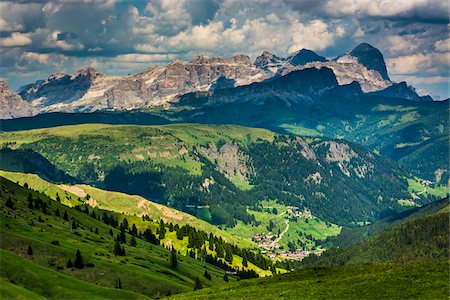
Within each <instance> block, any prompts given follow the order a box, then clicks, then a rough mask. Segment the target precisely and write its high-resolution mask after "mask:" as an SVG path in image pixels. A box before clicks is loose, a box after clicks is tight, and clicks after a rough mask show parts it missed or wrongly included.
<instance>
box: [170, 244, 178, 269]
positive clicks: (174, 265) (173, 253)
mask: <svg viewBox="0 0 450 300" xmlns="http://www.w3.org/2000/svg"><path fill="white" fill-rule="evenodd" d="M170 265H171V266H172V268H174V269H176V268H177V265H178V259H177V252H176V251H175V248H174V247H173V246H172V251H171V252H170Z"/></svg>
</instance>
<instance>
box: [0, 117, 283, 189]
mask: <svg viewBox="0 0 450 300" xmlns="http://www.w3.org/2000/svg"><path fill="white" fill-rule="evenodd" d="M96 135H101V136H107V137H109V138H113V139H114V142H115V145H117V147H116V148H117V149H115V150H117V151H115V152H113V151H111V149H109V150H108V147H103V148H106V150H105V151H102V152H101V155H100V156H101V157H102V159H103V160H105V161H106V162H107V161H114V160H117V158H119V159H120V160H126V161H139V160H143V159H149V158H151V160H152V162H154V163H163V164H164V165H166V166H171V167H175V166H179V167H182V168H184V169H186V170H188V171H189V172H190V173H191V174H199V173H200V172H201V163H200V162H199V161H198V160H196V159H195V158H194V157H193V156H191V155H189V153H188V151H189V150H190V149H191V147H192V146H198V145H203V146H206V145H208V144H209V143H213V144H215V143H218V142H219V141H220V140H223V141H225V142H231V141H235V142H237V143H239V144H240V145H243V146H245V145H247V144H248V143H250V142H252V141H256V140H257V139H261V140H268V141H271V140H273V137H274V133H273V132H270V131H268V130H265V129H257V128H245V127H241V126H236V125H199V124H173V125H165V126H130V125H116V126H112V125H104V124H83V125H74V126H61V127H53V128H46V129H34V130H26V131H15V132H6V133H5V132H4V133H0V145H4V144H6V143H8V142H15V145H14V146H13V148H14V147H20V146H21V145H23V144H28V143H33V142H37V141H39V140H42V139H46V138H55V137H56V138H67V139H69V138H70V139H75V138H80V137H90V138H95V136H96ZM106 145H108V140H107V139H106V140H102V141H96V145H91V146H92V147H91V149H83V151H82V152H78V154H80V153H81V154H82V155H81V156H77V157H72V156H71V154H70V153H67V155H66V156H65V157H64V160H70V162H67V161H63V159H61V157H59V158H58V159H57V163H56V165H58V164H59V163H60V164H62V165H64V167H67V169H69V170H72V171H73V168H76V167H77V165H78V164H79V162H80V161H85V160H89V161H95V159H96V158H95V156H91V157H89V155H91V154H92V153H90V152H95V153H98V151H95V150H99V149H100V147H102V146H106ZM118 145H120V147H119V146H118ZM174 146H176V147H174ZM184 150H187V151H186V152H185V153H183V151H184ZM50 156H51V155H50ZM50 156H49V157H48V158H49V160H51V161H52V158H51V157H50ZM62 165H61V166H62ZM61 166H59V167H61ZM239 184H241V185H242V186H243V188H248V187H247V186H246V185H245V183H239Z"/></svg>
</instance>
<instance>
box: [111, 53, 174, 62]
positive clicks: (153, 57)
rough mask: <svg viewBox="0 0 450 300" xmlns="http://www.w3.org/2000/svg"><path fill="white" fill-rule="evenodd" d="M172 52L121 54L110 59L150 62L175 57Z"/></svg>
mask: <svg viewBox="0 0 450 300" xmlns="http://www.w3.org/2000/svg"><path fill="white" fill-rule="evenodd" d="M175 58H176V56H175V55H174V54H122V55H118V56H116V57H114V58H113V59H112V60H113V61H117V62H133V63H151V62H160V61H169V60H173V59H175Z"/></svg>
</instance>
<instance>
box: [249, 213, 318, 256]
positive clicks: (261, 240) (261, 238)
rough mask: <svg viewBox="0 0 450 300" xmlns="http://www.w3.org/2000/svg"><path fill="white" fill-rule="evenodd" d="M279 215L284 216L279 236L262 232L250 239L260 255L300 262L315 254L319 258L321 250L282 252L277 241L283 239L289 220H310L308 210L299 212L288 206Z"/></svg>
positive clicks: (311, 216)
mask: <svg viewBox="0 0 450 300" xmlns="http://www.w3.org/2000/svg"><path fill="white" fill-rule="evenodd" d="M281 215H286V220H285V224H286V228H285V229H284V230H283V231H281V232H280V233H279V234H276V233H274V232H272V231H270V232H267V233H266V232H262V233H258V234H255V235H254V236H252V237H251V238H250V239H251V240H252V241H254V242H256V243H258V247H259V248H261V249H263V251H262V253H263V254H266V255H267V256H269V257H270V258H280V259H294V260H302V259H303V258H305V257H307V256H309V255H311V254H315V255H318V256H320V255H321V254H322V252H323V251H324V250H323V249H316V250H305V249H296V250H295V251H290V250H283V249H280V244H279V241H280V240H281V239H282V238H283V235H284V234H285V233H286V232H287V231H288V230H289V220H291V219H294V218H307V219H312V218H313V215H312V213H311V211H310V210H309V209H306V208H305V209H304V210H303V211H302V210H300V209H299V208H298V207H295V206H289V207H287V210H286V211H285V212H283V213H281V214H280V216H281Z"/></svg>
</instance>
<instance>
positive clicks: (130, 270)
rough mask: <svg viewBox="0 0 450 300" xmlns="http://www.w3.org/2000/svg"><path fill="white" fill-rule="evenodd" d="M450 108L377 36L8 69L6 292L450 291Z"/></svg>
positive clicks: (358, 294) (1, 272)
mask: <svg viewBox="0 0 450 300" xmlns="http://www.w3.org/2000/svg"><path fill="white" fill-rule="evenodd" d="M448 116H449V101H448V99H447V100H444V101H434V100H433V98H432V97H430V96H428V95H422V94H419V93H417V91H416V89H415V88H414V87H412V86H410V85H408V84H407V83H406V82H394V81H392V80H391V79H390V77H389V74H388V71H387V68H386V64H385V61H384V58H383V54H382V53H381V52H380V51H379V50H378V49H376V48H375V47H373V46H371V45H369V44H367V43H362V44H360V45H358V46H356V47H355V48H354V49H353V50H351V51H349V52H348V53H346V54H343V55H340V56H338V57H336V58H331V59H327V58H325V57H323V56H321V55H319V54H316V53H315V52H313V51H311V50H307V49H301V50H299V51H297V52H294V53H292V54H290V55H289V56H287V57H279V56H277V55H275V54H273V53H271V52H269V51H264V52H263V53H262V54H261V55H259V56H258V57H256V59H255V60H254V62H252V60H251V59H250V57H249V56H247V55H235V56H233V57H230V58H221V57H207V56H204V55H200V56H196V57H194V58H193V59H192V60H191V61H182V60H175V61H173V62H171V63H169V64H167V65H152V66H149V68H147V69H146V70H144V71H142V72H140V73H137V74H129V75H126V76H115V75H114V76H113V75H108V74H103V73H100V72H97V71H96V70H95V69H93V68H92V67H86V68H83V69H81V70H79V71H78V72H75V73H73V74H64V73H56V74H53V75H51V76H49V77H48V78H47V79H42V80H38V81H36V82H34V83H30V84H27V85H25V86H23V87H21V88H19V89H18V90H17V91H12V90H11V89H10V88H9V86H8V84H7V82H5V81H1V82H0V117H1V120H0V129H1V132H0V146H1V149H0V179H1V181H0V204H1V207H0V213H1V218H0V226H1V238H0V248H1V250H0V251H1V252H0V254H1V260H0V276H1V284H0V292H1V296H2V297H4V298H5V299H6V298H8V299H9V298H12V299H13V298H17V299H19V298H20V299H28V298H32V299H34V298H39V299H41V298H65V299H82V298H84V299H86V298H106V299H112V298H119V299H128V298H139V299H146V298H153V299H159V298H161V297H173V298H175V299H178V298H179V299H226V298H230V299H237V298H241V297H247V298H249V299H277V298H283V299H298V298H301V295H303V296H304V297H305V298H308V299H309V298H311V299H316V298H321V299H323V298H339V299H347V298H356V299H372V298H373V299H379V298H403V297H404V298H414V299H421V298H426V299H439V298H445V297H448V277H449V274H448V273H449V263H448V249H449V241H448V236H449V224H448V221H449V198H448V194H449V185H450V178H449V162H448V159H449V118H448ZM286 273H287V274H286ZM257 277H261V278H259V279H256V278H257ZM263 277H264V278H263ZM244 279H245V280H244ZM203 287H204V288H205V289H202V288H203ZM381 287H382V288H381ZM192 290H196V291H194V292H192ZM349 290H351V291H352V293H351V294H349V293H348V291H349Z"/></svg>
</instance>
